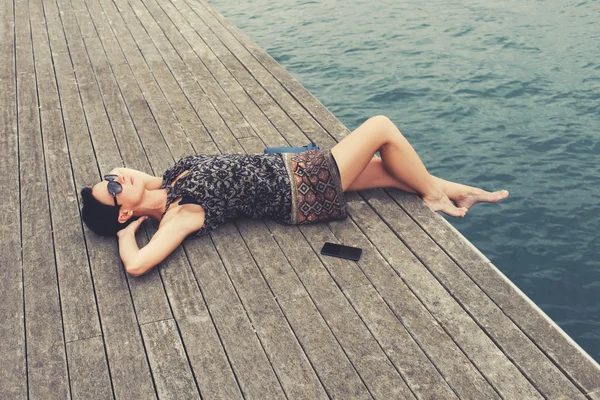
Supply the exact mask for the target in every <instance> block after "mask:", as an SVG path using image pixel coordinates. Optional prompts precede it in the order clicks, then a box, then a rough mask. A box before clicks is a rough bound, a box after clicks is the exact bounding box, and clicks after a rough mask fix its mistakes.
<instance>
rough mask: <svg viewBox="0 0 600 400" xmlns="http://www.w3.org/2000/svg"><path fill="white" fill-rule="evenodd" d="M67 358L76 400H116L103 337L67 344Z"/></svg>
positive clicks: (72, 390)
mask: <svg viewBox="0 0 600 400" xmlns="http://www.w3.org/2000/svg"><path fill="white" fill-rule="evenodd" d="M67 356H68V359H69V379H70V381H69V382H70V384H71V396H72V397H73V398H74V399H86V400H94V399H98V400H101V399H109V398H114V393H113V390H112V385H111V381H110V376H109V372H108V364H107V363H106V354H105V353H104V341H103V340H102V337H101V336H96V337H92V338H87V339H82V340H75V341H73V342H69V343H67Z"/></svg>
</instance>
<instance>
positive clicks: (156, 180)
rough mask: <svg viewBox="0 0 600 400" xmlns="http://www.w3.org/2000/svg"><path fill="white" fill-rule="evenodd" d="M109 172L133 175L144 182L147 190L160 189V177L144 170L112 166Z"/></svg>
mask: <svg viewBox="0 0 600 400" xmlns="http://www.w3.org/2000/svg"><path fill="white" fill-rule="evenodd" d="M109 173H110V174H117V175H125V176H133V178H134V179H135V180H140V179H141V180H142V182H144V186H145V187H146V189H148V190H155V189H160V185H162V178H160V177H158V176H152V175H148V174H147V173H145V172H142V171H138V170H137V169H131V168H113V169H112V170H111V171H110V172H109Z"/></svg>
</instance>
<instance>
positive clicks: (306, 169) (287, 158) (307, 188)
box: [282, 150, 348, 224]
mask: <svg viewBox="0 0 600 400" xmlns="http://www.w3.org/2000/svg"><path fill="white" fill-rule="evenodd" d="M282 157H283V161H284V163H285V167H286V169H287V172H288V174H289V178H290V186H291V190H292V208H291V217H290V223H292V224H310V223H315V222H322V221H329V220H338V219H345V218H346V217H347V216H348V213H347V211H346V202H345V201H344V192H343V190H342V180H341V178H340V171H339V169H338V166H337V163H336V162H335V159H334V158H333V155H332V154H331V151H330V150H309V151H305V152H303V153H283V154H282Z"/></svg>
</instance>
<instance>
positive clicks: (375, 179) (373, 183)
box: [346, 157, 508, 208]
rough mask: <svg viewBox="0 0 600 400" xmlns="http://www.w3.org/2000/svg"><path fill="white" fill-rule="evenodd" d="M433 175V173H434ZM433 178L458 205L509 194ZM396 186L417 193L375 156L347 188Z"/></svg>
mask: <svg viewBox="0 0 600 400" xmlns="http://www.w3.org/2000/svg"><path fill="white" fill-rule="evenodd" d="M432 176H433V175H432ZM433 179H434V180H435V181H436V182H438V184H439V185H440V187H441V189H442V191H443V192H444V193H445V194H446V196H448V198H449V199H450V200H452V201H454V202H455V204H456V205H457V206H458V207H466V208H471V206H473V205H474V204H475V203H479V202H488V203H496V202H498V201H500V200H503V199H505V198H506V197H507V196H508V192H507V191H506V190H501V191H498V192H487V191H485V190H482V189H479V188H476V187H472V186H467V185H461V184H459V183H455V182H450V181H447V180H444V179H441V178H438V177H436V176H433ZM384 187H389V188H396V189H400V190H403V191H405V192H409V193H417V191H416V190H414V189H413V188H411V187H410V186H408V185H406V184H405V183H404V182H401V181H399V180H398V179H396V178H394V177H393V176H392V175H390V173H389V172H387V170H386V169H385V167H384V165H383V161H382V160H381V158H377V157H375V158H373V159H371V161H370V162H369V164H368V165H367V167H366V168H365V169H364V170H363V172H362V173H361V174H360V175H359V176H358V178H356V179H355V180H354V182H352V183H351V184H350V186H349V187H348V188H347V189H346V191H347V192H353V191H358V190H366V189H375V188H384Z"/></svg>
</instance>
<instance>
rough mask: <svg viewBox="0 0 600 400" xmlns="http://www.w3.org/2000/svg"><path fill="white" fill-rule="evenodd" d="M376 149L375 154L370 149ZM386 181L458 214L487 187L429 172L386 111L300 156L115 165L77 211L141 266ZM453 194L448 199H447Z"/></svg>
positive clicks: (140, 270) (313, 216)
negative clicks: (192, 241)
mask: <svg viewBox="0 0 600 400" xmlns="http://www.w3.org/2000/svg"><path fill="white" fill-rule="evenodd" d="M377 151H379V152H380V154H381V158H377V157H375V158H374V157H373V156H374V154H375V153H376V152H377ZM382 187H392V188H398V189H401V190H404V191H407V192H411V193H418V194H419V195H420V196H421V198H422V199H423V200H424V201H425V203H426V204H427V205H428V206H429V207H430V208H431V209H432V210H434V211H442V212H444V213H446V214H448V215H451V216H455V217H464V216H465V214H466V212H467V210H468V209H469V208H470V207H471V206H472V205H473V204H475V203H477V202H481V201H484V202H492V203H493V202H497V201H500V200H502V199H504V198H506V197H507V196H508V192H507V191H506V190H503V191H498V192H493V193H491V192H486V191H484V190H482V189H478V188H474V187H470V186H465V185H460V184H457V183H453V182H449V181H446V180H443V179H440V178H437V177H434V176H432V175H430V174H429V173H428V172H427V169H425V166H424V165H423V163H422V162H421V160H420V159H419V156H418V155H417V153H416V152H415V151H414V149H413V148H412V146H411V145H410V144H409V143H408V141H407V140H406V139H405V138H404V136H403V135H402V134H401V133H400V131H399V130H398V128H397V127H396V126H395V125H394V124H393V123H392V122H391V121H390V120H389V119H388V118H386V117H384V116H376V117H373V118H370V119H369V120H367V121H366V122H365V123H363V124H362V125H361V126H360V127H358V128H357V129H356V130H355V131H353V132H352V133H351V134H350V135H348V136H347V137H345V138H344V139H343V140H342V141H341V142H340V143H338V144H337V145H336V146H335V147H334V148H333V149H331V151H314V150H312V151H308V152H305V153H300V154H290V153H285V154H265V155H262V154H260V155H258V154H256V155H246V154H236V155H220V156H202V155H196V156H190V157H186V158H184V159H182V160H180V161H179V162H177V163H176V164H175V165H174V166H173V167H172V168H170V169H169V170H167V171H166V172H165V174H164V177H163V178H160V177H153V176H150V175H148V174H145V173H143V172H140V171H136V170H132V169H127V168H116V169H113V170H112V171H111V172H110V174H109V175H106V176H105V179H104V180H103V181H102V182H100V183H98V184H96V185H94V187H93V188H90V187H86V188H84V189H83V190H82V191H81V195H82V200H83V210H82V217H83V220H84V222H85V223H86V225H87V226H88V227H89V228H90V229H91V230H92V231H94V232H96V233H98V234H100V235H104V236H108V235H114V234H116V235H117V236H118V238H119V253H120V255H121V259H122V260H123V263H124V265H125V268H126V270H127V272H128V273H129V274H131V275H134V276H139V275H141V274H144V273H146V272H147V271H149V270H150V269H151V268H152V267H154V266H155V265H157V264H158V263H160V262H161V261H163V260H164V259H165V258H166V257H167V256H168V255H169V254H170V253H171V252H172V251H173V250H175V249H176V248H177V247H178V246H179V245H180V244H181V242H182V241H183V240H184V239H186V238H188V237H193V236H199V235H202V234H205V233H207V232H209V231H211V230H212V229H215V228H216V227H217V226H219V225H220V224H222V223H224V222H226V221H228V220H231V219H234V218H235V217H237V216H239V215H246V216H250V217H256V218H262V217H269V218H272V219H274V220H276V221H278V222H281V223H288V224H304V223H313V222H319V221H326V220H333V219H343V218H345V217H346V207H345V202H344V196H343V192H347V191H357V190H364V189H373V188H382ZM453 202H454V203H453ZM148 217H150V218H154V219H156V220H158V221H160V224H159V228H158V231H157V232H156V233H155V234H154V236H153V237H152V239H151V240H150V242H149V243H148V244H147V245H146V246H145V247H143V248H142V249H139V248H138V246H137V243H136V240H135V232H136V231H137V229H138V228H139V226H140V225H141V223H142V222H143V221H144V220H145V219H147V218H148Z"/></svg>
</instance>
